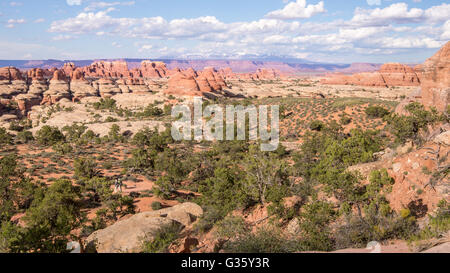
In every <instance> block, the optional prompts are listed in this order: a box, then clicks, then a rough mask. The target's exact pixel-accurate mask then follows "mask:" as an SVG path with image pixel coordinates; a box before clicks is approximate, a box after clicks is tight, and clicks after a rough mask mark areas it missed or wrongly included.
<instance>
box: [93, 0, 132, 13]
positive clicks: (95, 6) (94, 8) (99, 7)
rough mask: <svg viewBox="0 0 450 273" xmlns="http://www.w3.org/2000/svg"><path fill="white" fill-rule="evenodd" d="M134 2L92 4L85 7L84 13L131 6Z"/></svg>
mask: <svg viewBox="0 0 450 273" xmlns="http://www.w3.org/2000/svg"><path fill="white" fill-rule="evenodd" d="M134 4H135V1H128V2H118V1H116V2H92V3H90V4H89V5H88V6H87V7H85V8H84V11H95V10H98V9H104V8H109V7H115V6H133V5H134Z"/></svg>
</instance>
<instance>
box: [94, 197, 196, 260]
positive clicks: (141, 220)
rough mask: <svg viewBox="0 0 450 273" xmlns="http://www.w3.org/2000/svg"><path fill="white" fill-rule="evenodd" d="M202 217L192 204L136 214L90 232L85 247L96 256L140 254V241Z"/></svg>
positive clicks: (187, 224)
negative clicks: (164, 228)
mask: <svg viewBox="0 0 450 273" xmlns="http://www.w3.org/2000/svg"><path fill="white" fill-rule="evenodd" d="M202 215H203V210H202V208H201V207H200V206H198V205H197V204H194V203H183V204H179V205H176V206H173V207H170V208H165V209H161V210H158V211H150V212H143V213H139V214H136V215H133V216H131V217H130V218H128V219H126V220H122V221H119V222H116V223H114V224H113V225H111V226H109V227H107V228H105V229H102V230H98V231H96V232H94V233H92V234H91V235H90V236H89V237H88V238H87V240H86V243H85V245H86V248H87V249H88V250H91V251H92V250H93V251H95V252H98V253H136V252H140V251H142V243H143V241H144V240H151V239H153V238H154V236H155V234H156V233H157V232H158V230H160V229H161V228H162V227H164V226H166V225H172V224H177V225H179V226H180V227H187V226H190V225H191V224H192V223H193V222H194V221H195V220H196V219H198V218H199V217H201V216H202Z"/></svg>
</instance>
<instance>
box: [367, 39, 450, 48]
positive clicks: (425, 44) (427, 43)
mask: <svg viewBox="0 0 450 273" xmlns="http://www.w3.org/2000/svg"><path fill="white" fill-rule="evenodd" d="M374 43H376V44H379V45H380V46H381V47H382V48H439V47H441V46H442V42H439V41H436V40H434V39H432V38H417V37H401V38H394V37H383V39H380V40H377V41H374Z"/></svg>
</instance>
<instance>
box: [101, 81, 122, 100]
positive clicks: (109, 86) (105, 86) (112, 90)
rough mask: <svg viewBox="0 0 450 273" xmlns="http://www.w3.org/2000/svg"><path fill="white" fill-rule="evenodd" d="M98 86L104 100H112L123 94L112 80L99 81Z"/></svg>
mask: <svg viewBox="0 0 450 273" xmlns="http://www.w3.org/2000/svg"><path fill="white" fill-rule="evenodd" d="M96 84H97V86H98V90H99V92H100V96H101V97H102V98H110V97H112V96H114V95H116V94H120V93H122V91H121V90H120V88H119V87H118V86H117V85H116V83H115V82H114V80H112V79H110V78H102V79H100V80H98V81H97V82H96Z"/></svg>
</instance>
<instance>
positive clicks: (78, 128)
mask: <svg viewBox="0 0 450 273" xmlns="http://www.w3.org/2000/svg"><path fill="white" fill-rule="evenodd" d="M86 129H87V127H86V126H85V125H78V124H73V125H71V126H68V125H66V126H64V127H63V128H62V131H63V132H64V133H65V137H66V140H67V141H70V142H75V141H77V140H78V139H80V138H81V136H82V135H83V134H84V132H85V131H86Z"/></svg>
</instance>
